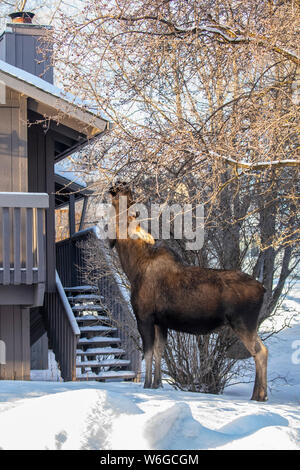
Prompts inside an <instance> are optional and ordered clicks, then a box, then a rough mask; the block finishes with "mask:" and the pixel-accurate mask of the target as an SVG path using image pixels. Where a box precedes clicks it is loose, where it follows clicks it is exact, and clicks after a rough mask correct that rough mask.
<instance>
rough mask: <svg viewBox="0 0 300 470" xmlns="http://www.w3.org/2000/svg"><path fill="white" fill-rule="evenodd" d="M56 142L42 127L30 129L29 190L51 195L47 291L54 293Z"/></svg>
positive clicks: (47, 253)
mask: <svg viewBox="0 0 300 470" xmlns="http://www.w3.org/2000/svg"><path fill="white" fill-rule="evenodd" d="M54 157H55V150H54V140H53V138H52V136H51V132H47V133H46V135H45V133H44V131H43V129H42V127H41V126H37V125H32V126H31V127H29V128H28V190H29V192H33V193H48V194H49V210H48V211H47V214H46V234H47V239H46V269H47V290H48V292H54V291H55V289H56V286H55V242H54V240H55V194H54V193H55V183H54Z"/></svg>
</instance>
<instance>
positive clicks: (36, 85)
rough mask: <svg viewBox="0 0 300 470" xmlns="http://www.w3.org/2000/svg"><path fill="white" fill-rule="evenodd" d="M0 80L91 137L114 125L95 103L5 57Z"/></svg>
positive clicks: (40, 109) (36, 106)
mask: <svg viewBox="0 0 300 470" xmlns="http://www.w3.org/2000/svg"><path fill="white" fill-rule="evenodd" d="M0 81H2V82H4V83H5V84H6V85H7V86H8V87H9V88H12V89H13V90H16V91H18V92H20V93H22V94H24V95H26V96H28V97H29V98H31V99H32V100H31V103H30V104H31V106H30V107H31V109H32V110H33V111H36V112H39V113H40V114H42V115H45V116H48V117H50V118H51V117H52V118H53V119H54V120H57V115H58V114H59V117H60V122H62V123H63V124H65V125H67V126H68V127H71V128H73V129H76V130H78V131H80V132H82V133H85V134H86V135H87V137H89V138H90V137H93V136H95V135H98V134H100V133H102V132H103V131H105V130H107V129H109V128H110V122H109V120H108V119H107V117H106V116H105V115H104V114H103V113H101V112H100V113H99V112H96V111H95V110H93V108H92V105H91V103H88V102H85V101H82V100H80V99H79V98H78V97H76V96H74V95H72V94H71V93H67V92H64V91H63V90H61V89H60V88H58V87H56V86H55V85H52V84H51V83H49V82H47V81H46V80H43V79H42V78H40V77H37V76H35V75H33V74H31V73H29V72H26V71H25V70H22V69H20V68H18V67H14V66H13V65H11V64H8V63H7V62H4V61H3V60H0ZM55 117H56V119H55Z"/></svg>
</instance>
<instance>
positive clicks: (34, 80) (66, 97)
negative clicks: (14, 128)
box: [0, 60, 109, 122]
mask: <svg viewBox="0 0 300 470" xmlns="http://www.w3.org/2000/svg"><path fill="white" fill-rule="evenodd" d="M0 71H1V72H3V73H5V74H7V75H10V76H11V77H14V78H16V79H18V80H20V81H22V82H25V83H28V84H30V85H32V86H34V87H35V88H37V89H39V90H41V91H43V92H45V93H48V94H50V95H52V96H54V97H56V98H58V99H61V100H63V101H65V102H66V103H68V104H70V105H72V106H75V107H77V108H80V109H81V110H82V111H83V112H87V113H89V114H92V115H93V116H94V117H98V118H100V119H102V120H103V121H107V122H109V120H108V118H107V117H106V116H105V115H104V113H102V112H99V111H95V109H93V108H95V106H93V105H92V103H89V102H87V101H83V100H81V99H80V98H78V97H76V96H74V95H72V94H71V93H68V92H65V91H63V90H61V89H60V88H58V87H57V86H55V85H52V83H49V82H47V81H46V80H43V79H42V78H40V77H37V76H36V75H33V74H31V73H29V72H26V71H25V70H22V69H20V68H19V67H15V66H13V65H11V64H8V63H7V62H5V61H3V60H0Z"/></svg>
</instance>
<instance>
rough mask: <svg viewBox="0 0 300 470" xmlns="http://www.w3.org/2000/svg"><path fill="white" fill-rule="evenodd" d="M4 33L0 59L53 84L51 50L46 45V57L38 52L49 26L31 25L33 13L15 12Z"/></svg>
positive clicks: (0, 39)
mask: <svg viewBox="0 0 300 470" xmlns="http://www.w3.org/2000/svg"><path fill="white" fill-rule="evenodd" d="M9 16H10V18H11V22H10V23H7V25H6V29H5V31H4V32H3V33H2V34H1V35H0V59H1V60H4V61H5V62H7V63H8V64H11V65H14V66H15V67H18V68H20V69H22V70H26V72H29V73H31V74H33V75H36V76H38V77H41V78H42V79H43V80H46V81H47V82H49V83H53V67H52V66H51V65H50V64H51V48H50V47H49V46H48V45H47V57H46V58H45V57H44V55H43V54H42V53H41V52H40V49H41V48H42V47H43V44H42V39H43V37H44V36H45V34H46V32H47V29H51V27H49V26H40V25H36V24H33V23H32V19H33V17H34V13H30V12H16V13H11V14H10V15H9Z"/></svg>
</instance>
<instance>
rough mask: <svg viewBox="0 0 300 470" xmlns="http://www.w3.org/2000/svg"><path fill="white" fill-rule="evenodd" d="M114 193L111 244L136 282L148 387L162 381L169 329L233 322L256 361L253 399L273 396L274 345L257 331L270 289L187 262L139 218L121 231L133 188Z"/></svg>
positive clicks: (134, 299) (205, 329)
mask: <svg viewBox="0 0 300 470" xmlns="http://www.w3.org/2000/svg"><path fill="white" fill-rule="evenodd" d="M109 192H110V194H111V197H112V205H113V207H114V209H115V222H116V224H115V226H116V234H115V237H114V238H113V239H110V246H111V248H113V247H115V248H116V250H117V252H118V255H119V259H120V262H121V266H122V268H123V270H124V272H125V274H126V275H127V277H128V279H129V282H130V284H131V303H132V308H133V311H134V314H135V316H136V320H137V326H138V330H139V333H140V335H141V338H142V342H143V352H144V358H145V363H146V377H145V383H144V387H145V388H151V387H152V388H158V387H160V386H161V358H162V355H163V352H164V347H165V345H166V341H167V333H168V329H172V330H176V331H180V332H185V333H190V334H195V335H197V334H201V335H202V334H208V333H212V332H213V331H214V330H216V329H217V328H220V327H222V326H225V325H227V326H228V325H229V326H230V327H231V328H232V330H233V332H234V333H235V334H236V335H237V337H238V338H239V339H240V340H241V341H242V343H243V344H244V345H245V347H246V348H247V350H248V351H249V353H250V354H251V356H252V357H253V358H254V361H255V366H256V376H255V384H254V388H253V394H252V398H251V399H252V400H256V401H265V400H267V360H268V350H267V348H266V346H265V345H264V344H263V343H262V341H261V339H260V338H259V336H258V334H257V327H258V317H259V312H260V308H261V306H262V302H263V297H264V292H265V289H264V287H263V286H262V284H261V283H260V282H258V281H256V280H255V279H254V278H252V277H251V276H249V275H248V274H245V273H243V272H240V271H234V270H224V269H208V268H201V267H198V266H186V265H184V264H183V263H182V262H180V260H179V259H177V257H176V255H175V254H174V253H173V252H172V250H169V249H168V248H167V247H166V246H162V245H161V244H159V243H155V241H154V239H153V237H152V236H151V235H150V234H149V233H147V232H146V231H145V230H143V229H142V227H141V226H140V225H139V224H138V223H137V221H136V224H135V226H136V228H135V230H134V232H135V233H129V234H128V236H126V237H124V236H120V233H119V219H120V196H126V198H127V206H126V207H127V212H128V209H129V207H131V206H132V205H133V197H132V192H131V189H130V188H129V186H128V185H127V184H126V183H122V182H119V183H116V184H115V185H114V186H112V187H111V188H110V190H109ZM133 219H134V216H132V215H131V216H129V217H127V220H128V226H129V222H130V221H132V220H133ZM133 225H134V224H133ZM153 356H154V359H155V368H154V380H153V382H152V362H153Z"/></svg>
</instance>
